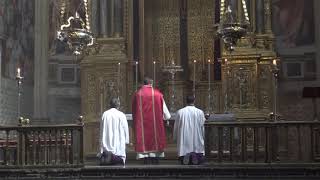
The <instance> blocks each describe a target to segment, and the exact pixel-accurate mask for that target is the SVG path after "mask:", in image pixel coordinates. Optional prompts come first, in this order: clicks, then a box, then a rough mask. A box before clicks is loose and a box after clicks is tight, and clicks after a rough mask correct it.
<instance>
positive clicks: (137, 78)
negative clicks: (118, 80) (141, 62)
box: [136, 61, 138, 91]
mask: <svg viewBox="0 0 320 180" xmlns="http://www.w3.org/2000/svg"><path fill="white" fill-rule="evenodd" d="M137 90H138V61H136V91H137Z"/></svg>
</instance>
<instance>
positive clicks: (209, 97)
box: [208, 59, 211, 114]
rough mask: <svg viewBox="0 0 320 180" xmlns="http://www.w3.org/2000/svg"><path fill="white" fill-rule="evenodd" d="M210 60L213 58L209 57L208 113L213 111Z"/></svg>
mask: <svg viewBox="0 0 320 180" xmlns="http://www.w3.org/2000/svg"><path fill="white" fill-rule="evenodd" d="M210 62H211V60H210V59H208V108H209V110H208V113H209V114H210V113H211V75H210V74H211V73H210Z"/></svg>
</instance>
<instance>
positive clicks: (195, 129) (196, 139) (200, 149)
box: [173, 96, 206, 165]
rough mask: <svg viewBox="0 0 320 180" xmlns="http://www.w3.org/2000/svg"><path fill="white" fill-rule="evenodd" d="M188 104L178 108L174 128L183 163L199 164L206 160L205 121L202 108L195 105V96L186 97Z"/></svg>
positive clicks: (179, 154)
mask: <svg viewBox="0 0 320 180" xmlns="http://www.w3.org/2000/svg"><path fill="white" fill-rule="evenodd" d="M186 101H187V106H186V107H184V108H182V109H180V110H178V111H177V114H176V117H175V122H174V129H173V131H174V132H173V138H174V139H175V140H176V141H177V150H178V156H179V159H180V161H181V164H184V165H187V164H192V165H197V164H201V163H203V161H204V122H205V120H206V119H205V116H204V113H203V111H202V110H200V109H198V108H196V107H195V106H194V102H195V97H194V96H187V97H186Z"/></svg>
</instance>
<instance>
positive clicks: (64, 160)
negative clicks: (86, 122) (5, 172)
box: [0, 124, 84, 168]
mask: <svg viewBox="0 0 320 180" xmlns="http://www.w3.org/2000/svg"><path fill="white" fill-rule="evenodd" d="M0 135H1V138H0V168H16V167H22V166H23V167H50V166H51V167H78V166H83V164H84V162H83V125H82V124H79V125H77V124H71V125H68V124H65V125H46V126H31V125H30V126H29V125H25V126H5V127H4V126H2V127H0Z"/></svg>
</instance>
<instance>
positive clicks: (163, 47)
mask: <svg viewBox="0 0 320 180" xmlns="http://www.w3.org/2000/svg"><path fill="white" fill-rule="evenodd" d="M162 41H163V42H162V44H163V46H162V51H163V52H162V53H163V54H162V56H163V66H165V65H166V63H165V61H166V45H165V43H164V40H162Z"/></svg>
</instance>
